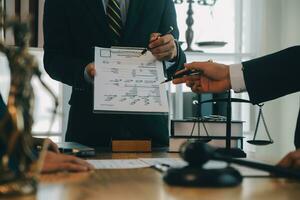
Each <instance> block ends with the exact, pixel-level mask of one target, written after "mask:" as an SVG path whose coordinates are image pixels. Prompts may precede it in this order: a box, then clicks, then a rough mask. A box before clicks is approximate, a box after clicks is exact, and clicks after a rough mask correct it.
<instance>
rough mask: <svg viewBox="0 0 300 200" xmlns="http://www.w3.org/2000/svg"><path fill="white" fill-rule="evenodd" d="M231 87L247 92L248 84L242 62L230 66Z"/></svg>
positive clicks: (236, 90) (234, 89)
mask: <svg viewBox="0 0 300 200" xmlns="http://www.w3.org/2000/svg"><path fill="white" fill-rule="evenodd" d="M229 71H230V72H229V73H230V82H231V88H232V89H233V91H235V92H245V91H246V84H245V79H244V74H243V65H242V64H233V65H230V66H229Z"/></svg>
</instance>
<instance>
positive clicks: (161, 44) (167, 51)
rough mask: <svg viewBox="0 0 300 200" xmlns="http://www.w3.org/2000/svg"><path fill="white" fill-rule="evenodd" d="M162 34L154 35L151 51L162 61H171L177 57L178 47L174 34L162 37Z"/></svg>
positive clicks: (152, 35) (151, 40) (151, 41)
mask: <svg viewBox="0 0 300 200" xmlns="http://www.w3.org/2000/svg"><path fill="white" fill-rule="evenodd" d="M160 35H161V34H160V33H152V34H151V37H150V41H149V46H148V47H149V50H150V51H151V53H152V54H153V56H154V57H155V58H156V59H157V60H160V61H171V60H173V59H174V58H176V57H177V47H176V43H175V39H174V37H173V35H172V34H166V35H164V36H160Z"/></svg>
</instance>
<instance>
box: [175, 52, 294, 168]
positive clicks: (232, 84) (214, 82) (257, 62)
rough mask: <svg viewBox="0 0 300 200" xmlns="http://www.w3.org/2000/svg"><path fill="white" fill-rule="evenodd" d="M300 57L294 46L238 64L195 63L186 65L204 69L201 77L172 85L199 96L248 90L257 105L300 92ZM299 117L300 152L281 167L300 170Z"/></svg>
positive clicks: (181, 79)
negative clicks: (182, 85) (185, 88)
mask: <svg viewBox="0 0 300 200" xmlns="http://www.w3.org/2000/svg"><path fill="white" fill-rule="evenodd" d="M299 56H300V46H294V47H290V48H288V49H285V50H283V51H280V52H277V53H274V54H270V55H267V56H264V57H261V58H257V59H253V60H250V61H247V62H243V63H242V64H237V65H230V66H227V65H223V64H218V63H212V62H195V63H191V64H186V65H185V67H186V68H187V69H200V70H203V72H204V73H203V75H202V76H190V77H188V76H186V77H183V78H180V79H176V80H174V81H173V83H174V84H180V83H186V84H187V86H189V87H191V89H192V91H193V92H198V93H205V92H213V93H217V92H223V91H226V90H229V89H233V90H234V91H235V92H241V91H247V92H248V93H249V97H250V101H251V102H252V103H253V104H258V103H261V102H265V101H269V100H272V99H275V98H279V97H282V96H284V95H287V94H291V93H295V92H299V91H300V80H299V78H300V76H299V75H300V64H299V61H298V59H299ZM178 73H180V72H178ZM299 101H300V100H299ZM299 115H300V110H299ZM299 115H298V121H297V127H296V131H295V147H296V149H299V150H297V151H294V152H292V153H290V154H288V155H287V156H286V157H285V158H284V159H283V160H282V161H281V162H280V165H282V166H292V167H297V168H300V116H299Z"/></svg>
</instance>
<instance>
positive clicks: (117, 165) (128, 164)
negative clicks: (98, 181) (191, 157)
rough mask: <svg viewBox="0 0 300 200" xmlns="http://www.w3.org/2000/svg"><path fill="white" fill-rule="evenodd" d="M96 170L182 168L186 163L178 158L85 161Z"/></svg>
mask: <svg viewBox="0 0 300 200" xmlns="http://www.w3.org/2000/svg"><path fill="white" fill-rule="evenodd" d="M87 161H88V162H89V163H90V164H92V165H93V166H94V167H95V168H96V169H134V168H144V167H151V166H154V165H157V164H165V165H168V166H171V167H183V166H185V165H186V162H185V161H183V160H182V159H180V158H139V159H112V160H87Z"/></svg>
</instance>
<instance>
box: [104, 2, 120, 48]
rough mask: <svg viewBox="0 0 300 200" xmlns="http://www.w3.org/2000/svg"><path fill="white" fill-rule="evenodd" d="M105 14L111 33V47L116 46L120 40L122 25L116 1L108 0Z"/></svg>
mask: <svg viewBox="0 0 300 200" xmlns="http://www.w3.org/2000/svg"><path fill="white" fill-rule="evenodd" d="M106 13H107V18H108V26H109V29H110V32H111V39H112V43H113V45H116V44H118V41H119V40H120V37H121V31H122V25H123V24H122V18H121V9H120V5H119V3H118V1H117V0H108V4H107V9H106Z"/></svg>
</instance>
